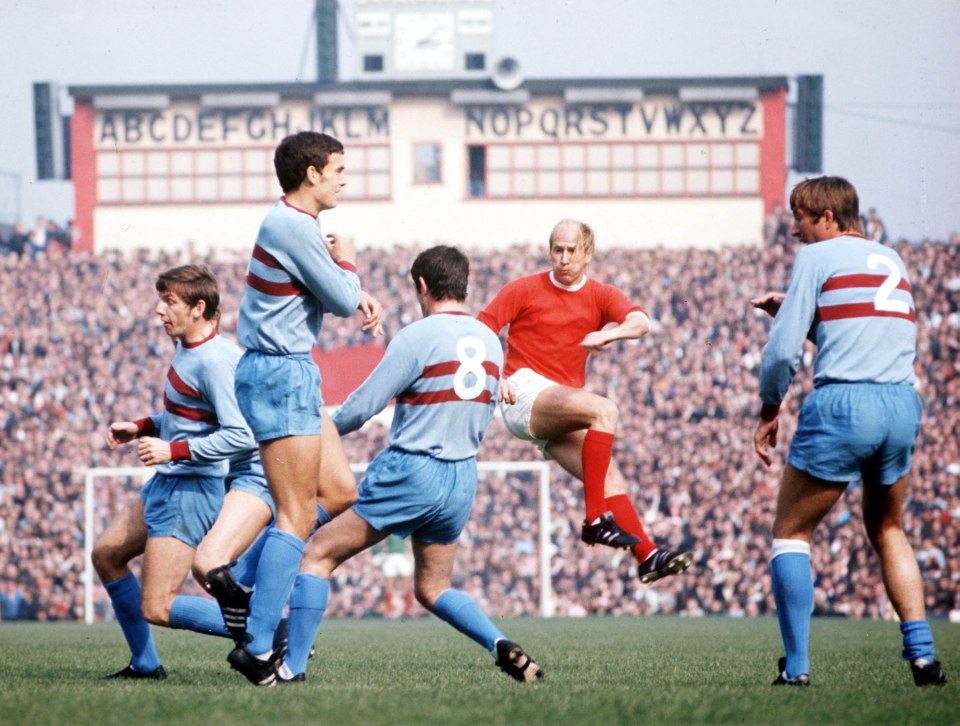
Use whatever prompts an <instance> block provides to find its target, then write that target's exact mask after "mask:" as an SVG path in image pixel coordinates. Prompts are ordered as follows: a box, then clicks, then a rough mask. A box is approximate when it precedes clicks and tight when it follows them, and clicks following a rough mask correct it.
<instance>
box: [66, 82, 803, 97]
mask: <svg viewBox="0 0 960 726" xmlns="http://www.w3.org/2000/svg"><path fill="white" fill-rule="evenodd" d="M571 87H575V88H591V87H596V88H604V89H639V90H641V91H643V93H644V94H648V95H653V94H667V93H677V92H679V90H680V89H682V88H702V89H710V88H715V89H726V88H752V89H755V90H757V91H776V90H780V89H784V88H787V87H788V81H787V77H786V76H728V77H712V76H711V77H700V76H698V77H684V78H550V79H525V80H524V81H523V82H522V84H521V85H520V86H519V88H518V89H517V90H525V91H527V92H529V93H531V94H537V95H551V94H552V95H557V94H562V93H563V92H564V91H565V90H567V89H569V88H571ZM456 90H472V91H498V89H497V87H496V86H495V85H494V82H493V80H492V79H490V78H475V79H463V78H460V79H442V80H439V79H438V80H383V81H369V80H363V81H359V80H357V81H345V82H337V83H210V84H175V83H171V84H144V85H105V86H69V87H68V91H69V93H70V95H71V96H72V97H73V98H75V99H78V100H87V99H93V98H94V97H96V96H112V95H126V94H138V95H144V94H163V95H166V96H168V97H169V98H170V99H171V100H174V99H194V98H199V97H200V96H203V95H207V94H224V93H244V94H250V93H273V94H279V95H280V96H281V97H282V98H310V97H313V96H314V94H317V93H323V92H347V93H363V92H370V91H383V92H388V93H390V94H392V95H393V96H394V97H403V96H442V95H449V94H450V93H452V92H453V91H456ZM498 92H501V93H505V92H502V91H498Z"/></svg>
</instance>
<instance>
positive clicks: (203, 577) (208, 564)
mask: <svg viewBox="0 0 960 726" xmlns="http://www.w3.org/2000/svg"><path fill="white" fill-rule="evenodd" d="M220 560H221V558H219V557H216V556H215V553H213V552H209V551H208V550H207V548H205V547H204V546H203V542H201V543H200V546H199V547H198V548H197V553H196V555H194V558H193V566H192V568H191V569H192V571H193V577H194V579H196V581H197V582H199V583H200V584H201V585H203V584H204V583H206V581H207V573H208V572H210V570H212V569H213V568H214V567H220V565H223V564H226V563H225V562H221V561H220Z"/></svg>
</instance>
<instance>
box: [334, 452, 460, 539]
mask: <svg viewBox="0 0 960 726" xmlns="http://www.w3.org/2000/svg"><path fill="white" fill-rule="evenodd" d="M476 493H477V460H476V459H475V458H473V457H470V458H469V459H462V460H460V461H443V460H441V459H437V458H435V457H433V456H429V455H427V454H411V453H408V452H406V451H402V450H400V449H395V448H388V449H385V450H384V451H382V452H381V453H380V455H379V456H377V458H376V459H374V460H373V461H372V462H371V464H370V466H369V467H367V471H366V473H365V475H364V477H363V481H361V482H360V487H359V492H358V496H357V502H356V503H355V504H354V505H353V511H355V512H356V513H357V514H358V515H359V516H360V517H361V518H362V519H363V520H364V521H366V522H367V524H369V525H370V526H371V527H373V528H375V529H379V530H381V531H383V532H390V533H392V534H395V535H397V536H398V537H408V536H411V535H412V536H413V537H416V538H417V539H418V540H420V541H421V542H425V543H427V544H450V543H452V542H456V541H457V539H459V537H460V532H462V531H463V528H464V527H465V526H466V524H467V520H468V519H469V518H470V509H471V508H472V507H473V498H474V496H475V495H476Z"/></svg>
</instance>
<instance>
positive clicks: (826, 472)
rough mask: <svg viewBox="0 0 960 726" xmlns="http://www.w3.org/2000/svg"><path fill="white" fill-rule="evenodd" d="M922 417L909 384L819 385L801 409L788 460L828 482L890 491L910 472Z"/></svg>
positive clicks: (917, 401)
mask: <svg viewBox="0 0 960 726" xmlns="http://www.w3.org/2000/svg"><path fill="white" fill-rule="evenodd" d="M922 412H923V409H922V405H921V403H920V397H919V396H918V395H917V392H916V391H915V390H913V387H912V386H910V385H884V384H877V383H831V384H827V385H824V386H820V387H819V388H816V389H815V390H814V391H813V393H811V394H810V395H809V396H808V397H807V400H806V401H804V403H803V407H802V408H801V409H800V418H799V420H798V422H797V432H796V434H794V437H793V441H792V442H791V444H790V455H789V456H788V458H787V461H789V462H790V464H791V465H793V466H794V467H795V468H797V469H800V470H801V471H805V472H807V473H808V474H810V475H811V476H815V477H817V478H819V479H824V480H826V481H832V482H856V481H859V480H860V478H861V477H863V478H864V481H865V482H867V483H878V484H881V485H885V486H889V485H891V484H894V483H895V482H896V481H897V480H898V479H899V478H900V477H902V476H903V475H904V474H906V473H907V472H909V471H910V467H911V465H912V464H913V449H914V446H915V444H916V439H917V435H918V434H919V433H920V417H921V414H922Z"/></svg>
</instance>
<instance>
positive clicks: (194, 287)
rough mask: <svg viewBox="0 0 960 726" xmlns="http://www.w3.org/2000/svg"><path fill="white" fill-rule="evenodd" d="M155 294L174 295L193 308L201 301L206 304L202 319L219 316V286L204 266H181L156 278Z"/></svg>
mask: <svg viewBox="0 0 960 726" xmlns="http://www.w3.org/2000/svg"><path fill="white" fill-rule="evenodd" d="M157 292H159V293H160V294H161V295H162V294H163V293H165V292H172V293H175V294H176V295H177V296H178V297H180V298H181V299H182V300H183V301H184V302H185V303H186V304H187V305H189V306H190V307H193V306H194V305H196V304H197V303H198V302H200V301H201V300H203V301H204V303H206V309H205V310H204V311H203V317H204V318H205V319H206V320H213V319H214V318H216V317H217V316H218V315H219V314H220V285H219V283H218V282H217V278H216V276H215V275H214V274H213V272H212V271H211V270H210V268H209V267H207V266H206V265H181V266H180V267H174V268H172V269H170V270H167V271H166V272H162V273H160V275H159V277H157Z"/></svg>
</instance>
